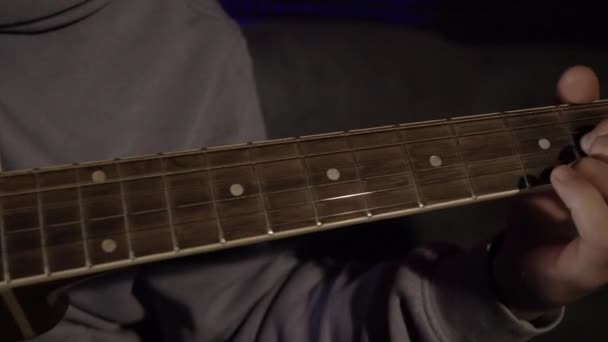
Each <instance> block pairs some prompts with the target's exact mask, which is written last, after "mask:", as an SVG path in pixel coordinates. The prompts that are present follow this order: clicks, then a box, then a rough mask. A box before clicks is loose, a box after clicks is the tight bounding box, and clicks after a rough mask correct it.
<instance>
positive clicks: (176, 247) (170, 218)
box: [76, 160, 179, 252]
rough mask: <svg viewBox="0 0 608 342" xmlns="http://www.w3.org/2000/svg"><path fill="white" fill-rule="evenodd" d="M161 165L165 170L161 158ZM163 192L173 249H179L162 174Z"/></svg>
mask: <svg viewBox="0 0 608 342" xmlns="http://www.w3.org/2000/svg"><path fill="white" fill-rule="evenodd" d="M161 164H162V165H161V167H162V170H163V173H164V172H166V167H167V166H166V161H164V160H161ZM76 173H78V172H76ZM161 178H162V184H163V194H164V198H165V209H166V211H167V220H168V221H169V230H170V232H171V240H172V242H173V250H174V251H176V252H177V251H179V245H178V242H177V234H176V233H175V225H174V224H173V222H174V221H173V211H172V210H171V195H170V194H169V187H168V186H167V176H165V175H162V176H161Z"/></svg>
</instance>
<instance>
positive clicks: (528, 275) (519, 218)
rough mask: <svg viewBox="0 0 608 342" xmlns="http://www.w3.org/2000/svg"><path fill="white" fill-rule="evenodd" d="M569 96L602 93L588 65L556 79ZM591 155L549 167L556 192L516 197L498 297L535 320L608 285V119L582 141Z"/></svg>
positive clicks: (501, 253) (581, 98) (498, 268)
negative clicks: (552, 167) (573, 162)
mask: <svg viewBox="0 0 608 342" xmlns="http://www.w3.org/2000/svg"><path fill="white" fill-rule="evenodd" d="M557 93H558V97H559V99H560V101H561V102H565V103H587V102H591V101H593V100H596V99H598V98H599V81H598V79H597V77H596V75H595V74H594V73H593V71H592V70H591V69H589V68H586V67H582V66H577V67H573V68H570V69H568V70H567V71H566V72H565V73H564V74H563V75H562V77H561V79H560V81H559V82H558V86H557ZM582 147H583V149H584V150H585V152H586V153H587V154H588V155H589V157H586V158H583V159H581V160H580V161H579V162H578V163H576V164H575V165H572V166H566V165H564V166H560V167H557V168H556V169H554V170H553V172H552V174H551V184H552V185H553V189H554V192H546V193H540V194H531V195H527V196H523V197H522V198H519V199H517V200H516V201H515V205H514V206H513V210H512V212H511V215H510V217H509V229H508V230H507V232H506V236H505V240H504V243H503V245H502V246H501V247H500V249H499V250H498V253H497V255H496V257H495V259H494V260H493V276H494V280H495V284H496V291H497V295H498V297H499V299H500V300H501V301H502V302H503V303H504V304H505V305H506V306H507V307H508V308H509V309H510V310H511V311H512V312H513V313H514V314H515V315H516V316H517V317H518V318H520V319H524V320H534V319H536V318H539V317H541V316H542V315H543V314H545V313H547V312H550V311H551V310H554V309H557V308H560V307H562V306H563V305H567V304H570V303H572V302H574V301H576V300H578V299H580V298H582V297H584V296H586V295H588V294H591V293H593V292H594V291H596V290H597V289H599V288H600V287H602V286H603V285H606V284H608V203H607V200H608V120H605V121H603V122H602V123H600V124H599V125H598V126H597V127H596V128H595V129H594V130H593V131H592V132H590V133H588V134H587V135H586V136H585V137H584V138H583V140H582Z"/></svg>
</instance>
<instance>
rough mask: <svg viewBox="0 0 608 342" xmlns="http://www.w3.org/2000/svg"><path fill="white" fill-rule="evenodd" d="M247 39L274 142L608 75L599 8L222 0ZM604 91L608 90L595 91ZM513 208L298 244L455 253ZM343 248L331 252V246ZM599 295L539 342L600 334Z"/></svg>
mask: <svg viewBox="0 0 608 342" xmlns="http://www.w3.org/2000/svg"><path fill="white" fill-rule="evenodd" d="M223 4H224V6H225V8H226V10H227V11H228V12H229V13H230V14H231V15H232V16H234V17H235V18H237V20H238V21H239V23H240V24H241V25H242V28H243V30H244V32H245V35H246V37H247V39H248V42H249V46H250V50H251V54H252V57H253V60H254V68H255V73H256V78H257V83H258V91H259V95H260V99H261V102H262V108H263V111H264V115H265V119H266V121H267V126H268V129H269V135H270V137H271V138H281V137H290V136H296V135H304V134H312V133H325V132H332V131H339V130H345V129H353V128H365V127H374V126H381V125H387V124H395V123H404V122H411V121H419V120H428V119H433V118H446V117H450V116H460V115H472V114H481V113H486V112H495V111H500V110H511V109H522V108H529V107H535V106H545V105H550V104H553V103H554V98H555V95H554V93H555V83H556V81H557V79H558V77H559V75H560V73H561V72H562V71H563V70H564V69H565V68H567V67H568V66H571V65H574V64H586V65H589V66H592V67H593V68H594V69H595V70H596V71H597V73H598V74H599V76H600V79H601V80H608V66H607V62H608V49H607V42H608V31H607V30H606V28H605V27H603V25H605V24H604V18H603V13H606V11H604V10H603V9H601V8H600V6H602V5H600V4H601V3H600V2H597V3H594V2H591V1H577V2H576V3H570V4H568V5H567V6H565V5H561V4H559V3H557V2H549V1H536V2H533V3H532V4H530V2H524V1H494V2H492V1H485V2H481V1H450V0H445V1H441V0H432V1H422V0H416V1H415V0H409V1H396V0H393V1H389V0H354V1H347V0H333V1H332V0H324V1H321V0H317V1H302V0H301V1H295V0H292V1H288V0H283V1H279V0H265V1H263V0H258V1H254V0H224V1H223ZM602 97H603V98H605V97H606V92H605V91H602ZM508 202H509V200H501V201H494V202H488V203H480V204H476V205H470V206H466V207H460V208H452V209H447V210H441V211H438V212H431V213H425V214H419V215H415V216H411V217H407V218H401V219H394V220H387V221H382V222H378V223H376V224H367V225H361V226H356V227H348V228H344V229H339V230H335V231H332V232H325V233H322V234H317V236H307V237H302V238H297V239H294V241H295V242H297V243H299V244H300V245H305V246H309V247H308V248H309V249H311V250H315V251H317V252H320V253H328V254H332V255H334V256H336V255H337V256H341V255H344V256H346V255H347V256H349V257H352V256H353V255H355V256H356V257H360V258H364V259H373V258H386V257H391V255H393V254H394V253H399V252H402V251H403V250H406V249H407V248H410V247H411V246H414V245H416V244H419V243H421V242H427V241H448V242H452V243H455V244H458V245H461V246H463V247H468V246H471V245H472V244H474V243H476V242H480V241H485V240H486V239H488V238H489V237H491V236H493V235H494V234H495V233H496V232H497V231H499V230H501V229H503V228H504V220H503V218H504V216H505V211H506V208H507V207H508ZM336 246H340V248H336ZM606 312H608V291H603V292H600V293H598V294H596V295H593V296H591V297H588V298H586V299H585V300H583V301H581V302H579V303H577V304H576V305H572V306H570V307H569V308H568V311H567V314H566V318H565V321H564V322H563V323H562V324H561V325H560V327H559V328H558V329H557V330H555V331H553V332H551V333H549V334H547V335H545V336H542V337H540V338H538V339H536V340H535V341H573V340H576V341H581V342H582V341H605V340H608V315H606Z"/></svg>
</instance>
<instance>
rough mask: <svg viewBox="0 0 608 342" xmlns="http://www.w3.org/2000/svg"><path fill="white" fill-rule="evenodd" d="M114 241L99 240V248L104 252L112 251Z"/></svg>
mask: <svg viewBox="0 0 608 342" xmlns="http://www.w3.org/2000/svg"><path fill="white" fill-rule="evenodd" d="M116 247H118V246H117V245H116V241H114V240H112V239H105V240H103V241H102V242H101V249H102V250H103V251H104V252H106V253H112V252H114V251H115V250H116Z"/></svg>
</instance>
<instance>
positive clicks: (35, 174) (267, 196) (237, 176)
mask: <svg viewBox="0 0 608 342" xmlns="http://www.w3.org/2000/svg"><path fill="white" fill-rule="evenodd" d="M607 115H608V104H606V102H597V103H594V104H592V105H585V106H558V107H545V108H539V109H532V110H524V111H513V112H505V113H494V114H487V115H482V116H473V117H463V118H453V119H448V120H437V121H432V122H425V123H416V124H406V125H395V126H388V127H380V128H372V129H365V130H354V131H348V132H338V133H330V134H323V135H317V136H305V137H298V138H289V139H282V140H277V141H265V142H259V143H248V144H243V145H237V146H228V147H217V148H208V149H201V150H196V151H187V152H179V153H166V154H158V155H153V156H144V157H138V158H129V159H117V160H113V161H106V162H95V163H82V164H74V165H70V166H62V167H54V168H48V169H36V170H26V171H17V172H9V173H5V174H3V175H2V176H1V177H0V201H1V203H0V204H1V208H0V209H1V210H2V212H1V215H0V217H1V220H0V222H1V225H0V228H1V229H0V239H1V245H0V246H1V253H0V284H2V283H4V284H8V283H16V284H19V282H20V281H22V282H25V281H43V280H45V279H53V278H54V277H55V276H56V275H62V274H68V273H70V272H80V271H82V272H85V273H86V272H94V271H95V270H96V269H108V268H111V267H114V265H116V267H118V266H127V265H130V264H136V263H141V262H146V261H149V260H153V259H154V260H156V259H163V258H170V257H176V256H180V255H187V254H192V253H196V252H199V251H204V250H207V249H209V250H212V249H218V248H223V247H225V246H230V245H231V244H233V243H237V244H238V243H243V241H245V242H247V241H262V240H264V239H270V238H274V237H276V236H282V235H285V236H287V235H293V234H297V233H298V232H300V231H301V232H307V231H315V230H318V229H324V227H334V226H339V225H344V224H347V223H348V224H350V223H357V222H364V221H366V220H369V219H374V218H378V217H382V216H383V215H387V214H388V215H394V214H395V213H397V214H398V213H403V215H405V214H407V213H415V212H417V211H418V210H422V209H425V208H428V207H433V206H437V205H444V204H449V203H452V202H455V201H461V200H463V199H479V198H484V197H486V196H493V195H496V194H500V193H509V192H512V193H516V192H518V191H520V190H523V189H529V188H532V187H535V186H537V185H541V184H545V183H547V182H548V177H547V176H548V175H549V172H550V170H551V169H552V167H554V166H555V165H557V164H560V163H566V162H569V161H572V160H573V159H575V158H577V154H578V153H579V152H580V151H579V150H578V149H577V148H576V145H577V139H578V138H579V137H580V135H581V134H582V132H583V131H584V130H585V129H587V128H588V127H592V126H594V125H596V124H597V123H598V122H599V121H600V120H601V119H602V118H603V117H605V116H607Z"/></svg>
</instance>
